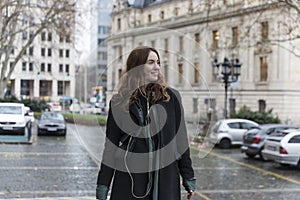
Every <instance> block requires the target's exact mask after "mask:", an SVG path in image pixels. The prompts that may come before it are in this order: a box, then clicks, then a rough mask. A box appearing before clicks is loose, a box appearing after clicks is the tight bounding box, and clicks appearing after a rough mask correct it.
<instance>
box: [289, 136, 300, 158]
mask: <svg viewBox="0 0 300 200" xmlns="http://www.w3.org/2000/svg"><path fill="white" fill-rule="evenodd" d="M286 145H287V146H286V148H287V149H286V150H287V151H288V153H289V154H291V156H292V158H293V160H294V161H295V162H299V159H300V135H295V136H293V137H291V138H290V139H289V141H288V143H287V144H286Z"/></svg>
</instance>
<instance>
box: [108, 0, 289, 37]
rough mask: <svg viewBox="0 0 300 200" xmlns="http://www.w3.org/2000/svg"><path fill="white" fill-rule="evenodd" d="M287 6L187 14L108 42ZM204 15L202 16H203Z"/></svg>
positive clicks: (268, 5)
mask: <svg viewBox="0 0 300 200" xmlns="http://www.w3.org/2000/svg"><path fill="white" fill-rule="evenodd" d="M282 6H285V3H282V2H275V3H269V4H264V5H258V6H254V7H248V8H241V9H235V10H232V11H228V10H226V12H224V13H220V12H219V11H220V10H219V9H213V10H211V12H210V13H211V14H210V15H209V16H203V15H204V14H206V13H205V12H203V11H201V12H194V13H192V14H187V15H186V16H178V17H173V18H169V19H165V20H161V21H158V22H153V23H147V24H144V25H140V26H135V27H133V28H130V29H128V30H127V31H125V32H124V31H123V32H120V33H118V34H113V35H110V37H109V38H108V41H110V40H118V39H123V38H126V37H135V36H139V35H141V34H153V33H155V32H157V31H158V30H167V29H180V28H183V27H188V26H193V25H199V24H205V23H210V22H216V21H221V20H224V19H228V18H234V17H237V16H242V15H249V14H251V13H257V12H263V11H266V10H267V9H268V8H270V7H282ZM201 15H202V16H201ZM199 16H200V17H199Z"/></svg>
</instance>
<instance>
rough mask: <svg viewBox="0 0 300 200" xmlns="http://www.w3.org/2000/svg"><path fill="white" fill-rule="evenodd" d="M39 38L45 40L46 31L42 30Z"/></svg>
mask: <svg viewBox="0 0 300 200" xmlns="http://www.w3.org/2000/svg"><path fill="white" fill-rule="evenodd" d="M41 40H42V41H46V32H42V35H41Z"/></svg>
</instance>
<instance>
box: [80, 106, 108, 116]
mask: <svg viewBox="0 0 300 200" xmlns="http://www.w3.org/2000/svg"><path fill="white" fill-rule="evenodd" d="M81 110H82V113H84V114H94V115H101V114H104V113H105V107H102V105H100V104H82V109H81Z"/></svg>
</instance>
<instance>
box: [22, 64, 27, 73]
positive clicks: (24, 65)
mask: <svg viewBox="0 0 300 200" xmlns="http://www.w3.org/2000/svg"><path fill="white" fill-rule="evenodd" d="M26 65H27V63H26V62H22V71H26Z"/></svg>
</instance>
